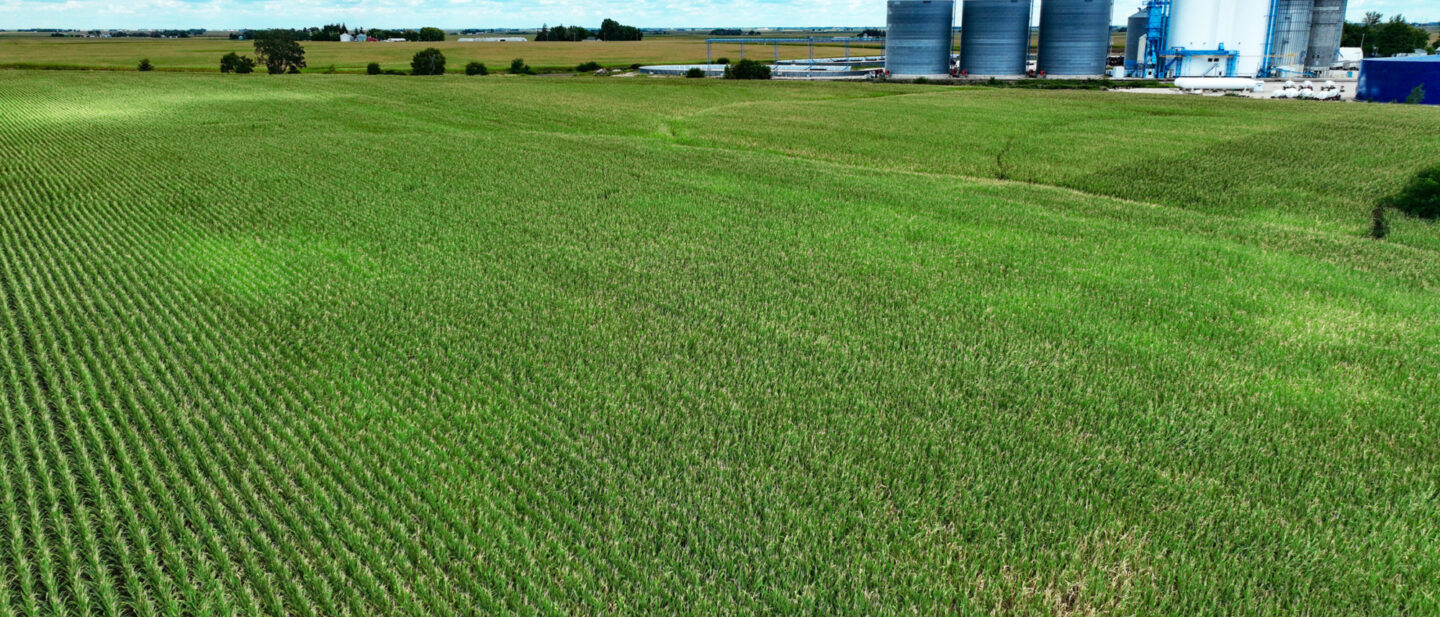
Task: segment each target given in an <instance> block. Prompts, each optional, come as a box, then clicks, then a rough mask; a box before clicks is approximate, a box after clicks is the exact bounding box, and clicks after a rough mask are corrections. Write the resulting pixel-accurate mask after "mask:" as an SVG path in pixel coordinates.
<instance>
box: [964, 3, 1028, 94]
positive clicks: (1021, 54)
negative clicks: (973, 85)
mask: <svg viewBox="0 0 1440 617" xmlns="http://www.w3.org/2000/svg"><path fill="white" fill-rule="evenodd" d="M1032 5H1033V3H1032V0H965V4H964V7H963V9H962V11H963V13H964V15H963V16H962V17H961V19H960V24H961V25H960V70H962V71H965V73H966V74H967V75H972V76H982V77H988V76H1015V75H1024V74H1025V64H1026V61H1027V60H1029V58H1030V8H1031V6H1032Z"/></svg>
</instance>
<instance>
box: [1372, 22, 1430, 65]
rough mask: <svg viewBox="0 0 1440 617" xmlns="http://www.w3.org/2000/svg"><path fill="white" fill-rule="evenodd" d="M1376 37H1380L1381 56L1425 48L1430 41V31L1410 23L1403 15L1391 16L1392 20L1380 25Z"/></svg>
mask: <svg viewBox="0 0 1440 617" xmlns="http://www.w3.org/2000/svg"><path fill="white" fill-rule="evenodd" d="M1376 38H1377V39H1379V40H1378V41H1376V44H1377V46H1378V47H1379V49H1378V53H1379V55H1380V56H1381V57H1390V56H1393V55H1395V54H1404V53H1411V52H1413V51H1415V50H1416V49H1424V48H1425V46H1426V45H1428V44H1429V43H1430V33H1429V32H1428V31H1426V30H1424V29H1421V28H1416V27H1415V26H1412V25H1410V24H1409V23H1408V22H1406V21H1405V16H1403V15H1396V16H1394V17H1391V18H1390V21H1388V22H1386V23H1385V25H1384V26H1381V27H1380V29H1379V31H1378V33H1377V34H1376Z"/></svg>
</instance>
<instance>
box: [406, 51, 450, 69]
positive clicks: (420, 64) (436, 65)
mask: <svg viewBox="0 0 1440 617" xmlns="http://www.w3.org/2000/svg"><path fill="white" fill-rule="evenodd" d="M410 74H411V75H444V74H445V54H443V53H440V50H438V49H435V48H434V47H427V48H425V49H424V50H421V51H419V52H416V53H415V57H414V58H412V59H411V60H410Z"/></svg>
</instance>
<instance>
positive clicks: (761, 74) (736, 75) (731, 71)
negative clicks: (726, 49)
mask: <svg viewBox="0 0 1440 617" xmlns="http://www.w3.org/2000/svg"><path fill="white" fill-rule="evenodd" d="M725 79H770V67H769V65H766V64H762V63H759V62H756V61H754V60H741V61H739V62H736V63H735V64H731V65H727V66H726V67H725Z"/></svg>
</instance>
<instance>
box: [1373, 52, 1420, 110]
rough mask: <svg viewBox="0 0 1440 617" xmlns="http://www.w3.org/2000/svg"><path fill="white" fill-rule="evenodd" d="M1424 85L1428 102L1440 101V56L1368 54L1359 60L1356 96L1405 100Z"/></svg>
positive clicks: (1388, 101) (1392, 101)
mask: <svg viewBox="0 0 1440 617" xmlns="http://www.w3.org/2000/svg"><path fill="white" fill-rule="evenodd" d="M1416 86H1423V87H1424V88H1425V99H1424V101H1423V102H1424V103H1425V104H1426V105H1440V56H1416V57H1411V58H1367V59H1365V60H1364V61H1363V62H1361V63H1360V85H1359V86H1358V88H1357V89H1356V91H1355V97H1356V98H1358V99H1360V100H1362V101H1370V102H1373V103H1403V102H1405V99H1406V98H1409V96H1410V93H1411V92H1414V91H1415V87H1416Z"/></svg>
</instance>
